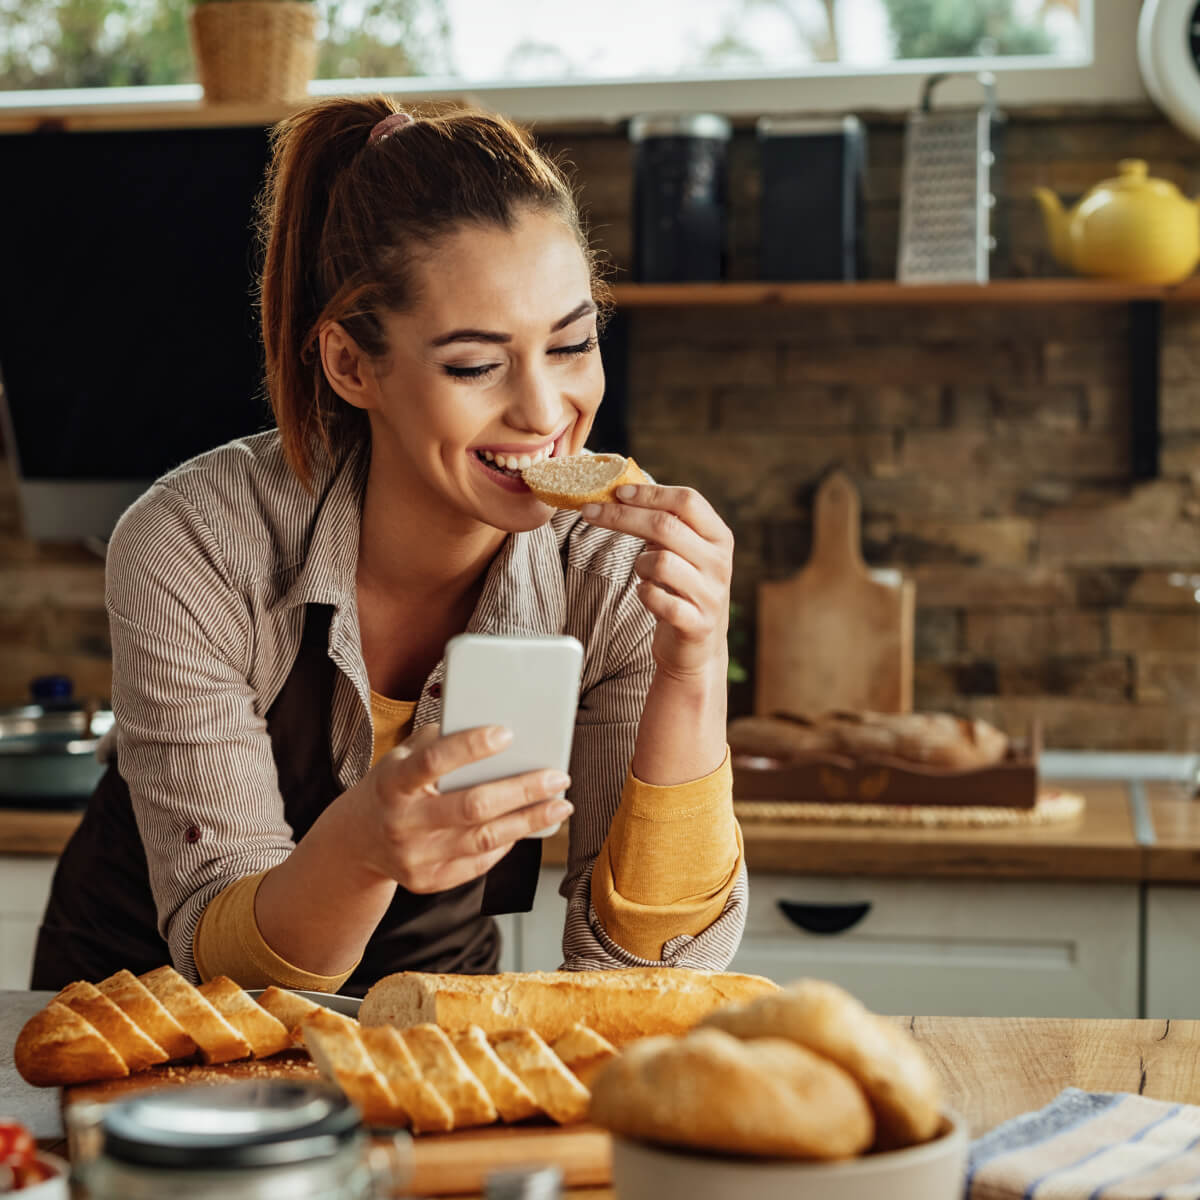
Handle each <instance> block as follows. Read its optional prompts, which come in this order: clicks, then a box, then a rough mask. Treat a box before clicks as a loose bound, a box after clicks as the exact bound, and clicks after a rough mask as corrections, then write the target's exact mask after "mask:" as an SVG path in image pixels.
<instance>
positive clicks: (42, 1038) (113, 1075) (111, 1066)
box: [13, 1000, 129, 1087]
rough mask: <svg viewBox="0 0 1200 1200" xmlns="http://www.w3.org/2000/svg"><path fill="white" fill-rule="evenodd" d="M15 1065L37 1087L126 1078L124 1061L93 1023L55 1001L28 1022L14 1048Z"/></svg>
mask: <svg viewBox="0 0 1200 1200" xmlns="http://www.w3.org/2000/svg"><path fill="white" fill-rule="evenodd" d="M13 1063H14V1064H15V1065H16V1068H17V1072H18V1074H20V1076H21V1078H22V1079H24V1080H25V1082H26V1083H31V1084H33V1086H34V1087H56V1086H66V1085H67V1084H72V1083H93V1082H99V1081H101V1080H104V1079H123V1078H124V1077H125V1076H126V1075H128V1074H129V1068H128V1067H127V1066H126V1065H125V1060H124V1059H123V1058H122V1057H121V1056H120V1055H119V1054H118V1053H117V1051H116V1049H115V1047H114V1046H113V1044H112V1042H110V1041H109V1040H108V1038H106V1037H105V1036H104V1035H103V1034H102V1033H101V1032H100V1031H99V1030H98V1029H97V1028H96V1027H95V1026H94V1025H93V1024H92V1023H91V1022H90V1021H88V1020H86V1019H85V1018H84V1017H82V1016H80V1015H79V1013H77V1012H76V1011H75V1010H74V1009H71V1008H68V1007H67V1006H66V1005H65V1004H59V1003H58V1002H57V1001H55V1000H52V1001H51V1002H50V1003H49V1004H47V1005H46V1007H45V1008H43V1009H42V1010H41V1012H37V1013H34V1014H33V1016H32V1017H30V1018H29V1020H28V1021H26V1022H25V1025H24V1027H23V1028H22V1029H21V1032H20V1033H19V1034H18V1035H17V1044H16V1045H15V1046H14V1047H13Z"/></svg>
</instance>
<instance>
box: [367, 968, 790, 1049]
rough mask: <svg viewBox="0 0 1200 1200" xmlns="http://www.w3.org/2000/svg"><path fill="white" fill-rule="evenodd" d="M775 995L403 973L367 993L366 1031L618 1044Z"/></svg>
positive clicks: (747, 981) (559, 976)
mask: <svg viewBox="0 0 1200 1200" xmlns="http://www.w3.org/2000/svg"><path fill="white" fill-rule="evenodd" d="M775 991H778V986H777V985H776V984H774V983H772V982H771V981H770V980H769V979H763V978H761V977H759V976H757V975H737V974H733V973H727V972H716V971H693V970H689V969H687V968H683V967H632V968H629V969H626V970H618V971H534V972H528V973H520V972H507V973H505V972H501V973H500V974H498V975H435V974H427V973H424V972H420V971H401V972H399V973H398V974H396V975H387V976H385V977H384V978H383V979H381V980H380V981H379V982H378V983H377V984H375V986H374V987H372V988H371V990H370V991H369V992H368V993H367V995H366V998H365V999H364V1000H363V1002H362V1008H361V1009H360V1010H359V1020H360V1021H361V1022H362V1023H363V1024H364V1025H395V1026H397V1027H398V1028H400V1029H407V1028H408V1027H409V1026H412V1025H422V1024H435V1025H440V1026H441V1027H442V1028H443V1029H447V1030H460V1029H466V1028H467V1026H469V1025H478V1026H480V1027H481V1028H482V1029H483V1030H484V1031H485V1032H487V1033H501V1032H504V1031H505V1030H509V1029H522V1028H528V1029H533V1030H534V1031H535V1032H537V1033H538V1034H539V1035H540V1036H541V1037H542V1038H544V1039H545V1040H546V1041H548V1042H553V1041H556V1040H557V1039H558V1038H560V1037H562V1036H563V1035H564V1034H566V1033H568V1032H569V1031H570V1030H571V1028H572V1027H573V1026H575V1025H576V1024H584V1025H587V1026H590V1027H591V1028H592V1029H594V1030H595V1031H596V1032H597V1033H598V1034H599V1035H600V1036H601V1037H603V1038H607V1039H608V1040H609V1041H610V1042H612V1043H614V1044H615V1045H621V1044H622V1043H624V1042H630V1041H633V1040H634V1039H636V1038H641V1037H647V1036H649V1035H651V1034H658V1033H683V1032H684V1031H685V1030H688V1029H691V1028H692V1026H693V1025H695V1024H696V1023H697V1022H698V1021H700V1020H701V1018H703V1017H705V1016H707V1015H708V1013H710V1012H712V1011H713V1010H714V1009H718V1008H722V1007H724V1006H725V1005H728V1004H743V1003H745V1002H747V1001H749V1000H752V999H755V998H756V997H758V996H762V995H765V994H767V993H768V992H775Z"/></svg>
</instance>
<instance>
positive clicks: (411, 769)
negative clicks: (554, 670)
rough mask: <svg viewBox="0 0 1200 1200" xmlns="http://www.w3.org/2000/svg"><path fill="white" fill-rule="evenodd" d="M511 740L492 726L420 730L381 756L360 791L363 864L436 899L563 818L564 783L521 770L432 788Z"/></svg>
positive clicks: (567, 811) (554, 774) (559, 777)
mask: <svg viewBox="0 0 1200 1200" xmlns="http://www.w3.org/2000/svg"><path fill="white" fill-rule="evenodd" d="M511 740H512V734H511V733H510V732H509V731H508V730H507V729H503V728H502V727H500V726H495V725H492V726H482V727H480V728H478V729H467V730H464V731H463V732H462V733H452V734H449V735H447V736H446V737H442V736H440V734H439V731H438V728H437V726H435V725H428V726H426V727H425V728H424V729H422V730H420V731H419V732H418V733H416V734H414V735H413V736H412V737H410V738H409V739H408V740H407V741H405V742H403V743H402V744H401V745H399V746H397V747H396V749H395V750H392V751H390V752H389V753H387V754H385V755H384V756H383V758H381V759H380V760H379V761H378V762H377V763H376V764H375V766H374V767H373V768H372V769H371V771H370V772H369V773H368V774H367V776H366V777H365V778H364V779H363V781H362V785H361V790H360V792H359V796H360V804H361V806H362V810H361V813H360V815H361V817H362V818H364V819H362V820H359V821H356V822H355V827H356V831H357V832H358V833H359V834H360V835H361V838H362V840H361V842H360V845H361V848H362V850H361V852H362V855H363V858H364V861H365V864H366V865H367V866H368V867H369V868H370V869H371V870H373V871H375V872H376V873H377V874H379V875H380V876H382V877H384V878H387V879H394V880H395V881H396V882H397V883H399V884H400V885H401V886H402V887H405V888H407V889H408V890H409V891H410V892H417V893H428V892H442V891H446V890H448V889H449V888H453V887H458V886H459V885H460V884H464V883H468V882H470V881H471V880H472V879H478V878H479V876H481V875H484V874H486V873H487V872H488V871H489V870H491V868H492V867H493V866H495V864H496V863H497V862H499V861H500V859H502V858H503V857H504V856H505V855H506V854H507V853H508V851H509V850H510V849H511V848H512V845H513V843H514V842H516V841H519V840H520V839H521V838H524V837H528V836H530V835H531V834H534V833H537V832H539V831H540V830H543V829H546V828H549V827H550V826H552V825H556V824H558V823H559V822H560V821H565V820H566V819H567V817H569V816H570V815H571V813H572V812H573V811H574V810H573V808H572V806H571V804H570V803H569V802H568V801H566V800H563V799H561V798H560V797H561V796H562V794H563V793H564V792H565V791H566V789H567V787H568V786H569V785H570V782H571V781H570V778H569V777H568V776H566V775H564V774H562V773H561V772H560V771H555V770H545V771H530V772H528V773H526V774H524V775H514V776H512V777H510V778H508V779H498V780H496V781H495V782H493V783H481V784H476V785H474V786H473V787H468V788H463V789H461V790H459V791H451V792H439V791H438V790H437V781H438V780H439V779H440V778H441V777H442V776H443V775H447V774H449V773H450V772H451V771H453V770H455V769H456V768H458V767H463V766H466V765H467V764H468V763H473V762H478V761H480V760H481V759H485V758H490V757H491V756H492V755H493V754H497V753H499V752H500V751H501V750H503V749H504V748H505V747H506V746H507V745H508V744H509V742H510V741H511Z"/></svg>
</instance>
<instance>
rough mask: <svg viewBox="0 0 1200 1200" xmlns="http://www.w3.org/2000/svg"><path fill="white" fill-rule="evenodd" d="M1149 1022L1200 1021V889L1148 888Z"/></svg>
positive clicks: (1165, 886)
mask: <svg viewBox="0 0 1200 1200" xmlns="http://www.w3.org/2000/svg"><path fill="white" fill-rule="evenodd" d="M1143 1015H1144V1016H1147V1017H1187V1018H1191V1017H1200V888H1194V887H1170V886H1167V885H1166V884H1157V885H1155V886H1153V887H1147V888H1146V1011H1145V1013H1144V1014H1143Z"/></svg>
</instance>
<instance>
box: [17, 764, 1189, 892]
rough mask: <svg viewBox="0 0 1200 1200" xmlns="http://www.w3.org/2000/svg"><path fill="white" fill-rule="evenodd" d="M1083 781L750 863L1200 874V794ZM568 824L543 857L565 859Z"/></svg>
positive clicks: (32, 840)
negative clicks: (1017, 810) (1012, 809)
mask: <svg viewBox="0 0 1200 1200" xmlns="http://www.w3.org/2000/svg"><path fill="white" fill-rule="evenodd" d="M1054 786H1059V787H1063V788H1066V789H1068V790H1074V791H1080V792H1082V793H1083V794H1084V795H1085V796H1086V797H1087V807H1086V808H1085V810H1084V813H1083V815H1082V816H1081V817H1080V818H1079V819H1078V820H1076V821H1071V822H1063V823H1061V824H1054V825H1044V826H1035V827H1022V826H1010V827H1007V828H986V829H912V828H888V827H881V826H850V825H810V824H807V823H796V824H793V823H789V822H782V821H748V822H746V823H745V825H744V827H743V833H744V835H745V842H746V861H747V864H748V866H749V868H750V870H751V871H767V872H782V873H795V874H805V875H879V876H898V877H910V878H914V877H915V878H986V879H1045V880H1056V879H1091V880H1107V881H1113V882H1141V881H1155V882H1175V883H1200V802H1197V801H1193V800H1189V799H1188V798H1187V796H1186V794H1185V792H1184V789H1183V788H1182V787H1180V786H1179V785H1178V784H1175V783H1170V782H1166V781H1155V780H1148V781H1146V782H1144V783H1143V782H1133V783H1129V782H1124V781H1113V780H1099V779H1089V780H1080V781H1074V782H1072V781H1056V782H1055V784H1054ZM81 815H82V814H80V813H78V812H34V811H26V810H17V809H3V810H0V854H23V855H57V854H59V853H60V852H61V850H62V847H63V846H64V845H65V844H66V841H67V839H68V838H69V837H70V835H71V833H72V831H73V830H74V829H75V827H76V825H77V824H78V823H79V821H80V819H81ZM566 857H567V839H566V833H565V832H563V833H560V834H558V835H557V836H555V837H553V838H549V839H547V842H546V845H545V850H544V854H543V861H544V863H545V864H546V865H547V866H562V865H564V864H565V863H566Z"/></svg>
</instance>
